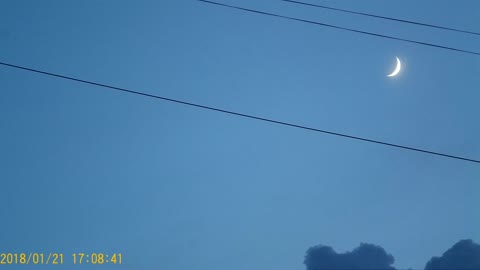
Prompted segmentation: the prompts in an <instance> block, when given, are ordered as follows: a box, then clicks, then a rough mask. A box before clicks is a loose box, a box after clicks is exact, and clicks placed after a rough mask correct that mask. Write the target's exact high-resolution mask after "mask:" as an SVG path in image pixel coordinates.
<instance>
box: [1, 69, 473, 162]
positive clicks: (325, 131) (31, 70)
mask: <svg viewBox="0 0 480 270" xmlns="http://www.w3.org/2000/svg"><path fill="white" fill-rule="evenodd" d="M0 65H2V66H6V67H10V68H15V69H20V70H24V71H29V72H34V73H38V74H42V75H47V76H51V77H56V78H61V79H65V80H70V81H75V82H80V83H84V84H89V85H94V86H99V87H103V88H108V89H111V90H116V91H120V92H126V93H130V94H135V95H140V96H146V97H150V98H155V99H161V100H164V101H169V102H173V103H177V104H182V105H187V106H191V107H196V108H200V109H205V110H210V111H215V112H220V113H225V114H229V115H234V116H239V117H243V118H249V119H254V120H259V121H263V122H268V123H273V124H277V125H283V126H288V127H293V128H299V129H303V130H309V131H314V132H318V133H324V134H329V135H334V136H339V137H344V138H348V139H353V140H358V141H364V142H369V143H374V144H380V145H384V146H390V147H394V148H400V149H404V150H410V151H416V152H421V153H425V154H431V155H436V156H441V157H446V158H452V159H457V160H463V161H468V162H474V163H479V164H480V160H476V159H470V158H465V157H461V156H454V155H449V154H443V153H439V152H434V151H429V150H424V149H420V148H415V147H410V146H403V145H399V144H393V143H388V142H383V141H377V140H372V139H367V138H362V137H358V136H353V135H348V134H342V133H338V132H333V131H328V130H322V129H318V128H313V127H308V126H303V125H298V124H293V123H288V122H283V121H279V120H274V119H268V118H264V117H260V116H255V115H251V114H245V113H239V112H234V111H229V110H224V109H219V108H215V107H210V106H205V105H201V104H196V103H191V102H186V101H182V100H178V99H172V98H167V97H162V96H157V95H153V94H147V93H143V92H139V91H135V90H130V89H126V88H121V87H116V86H111V85H107V84H102V83H98V82H93V81H87V80H83V79H78V78H74V77H69V76H65V75H60V74H56V73H51V72H46V71H42V70H38V69H33V68H28V67H23V66H18V65H13V64H9V63H5V62H0Z"/></svg>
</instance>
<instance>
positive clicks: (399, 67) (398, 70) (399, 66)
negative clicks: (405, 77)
mask: <svg viewBox="0 0 480 270" xmlns="http://www.w3.org/2000/svg"><path fill="white" fill-rule="evenodd" d="M395 58H397V67H396V68H395V70H394V71H393V72H392V73H391V74H389V75H387V76H388V77H393V76H395V75H397V74H398V73H399V72H400V69H401V68H402V63H401V62H400V59H398V57H395Z"/></svg>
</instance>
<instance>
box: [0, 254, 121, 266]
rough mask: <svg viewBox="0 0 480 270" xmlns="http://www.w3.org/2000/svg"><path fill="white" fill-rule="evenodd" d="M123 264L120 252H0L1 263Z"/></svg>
mask: <svg viewBox="0 0 480 270" xmlns="http://www.w3.org/2000/svg"><path fill="white" fill-rule="evenodd" d="M70 263H73V264H123V254H122V253H72V256H71V257H70V258H69V256H64V254H63V253H53V252H51V253H36V252H28V253H27V252H22V253H0V265H2V264H8V265H12V264H35V265H37V264H44V265H47V264H48V265H50V264H70Z"/></svg>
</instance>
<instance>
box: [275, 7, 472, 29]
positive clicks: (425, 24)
mask: <svg viewBox="0 0 480 270" xmlns="http://www.w3.org/2000/svg"><path fill="white" fill-rule="evenodd" d="M280 1H283V2H288V3H292V4H298V5H304V6H310V7H316V8H323V9H329V10H335V11H341V12H346V13H350V14H357V15H362V16H368V17H373V18H379V19H384V20H390V21H396V22H402V23H409V24H415V25H421V26H426V27H432V28H438V29H443V30H448V31H454V32H459V33H465V34H471V35H478V36H480V33H478V32H473V31H467V30H462V29H457V28H451V27H445V26H439V25H434V24H428V23H421V22H415V21H409V20H404V19H398V18H392V17H386V16H380V15H375V14H370V13H364V12H358V11H353V10H347V9H341V8H334V7H329V6H325V5H318V4H311V3H306V2H301V1H294V0H280Z"/></svg>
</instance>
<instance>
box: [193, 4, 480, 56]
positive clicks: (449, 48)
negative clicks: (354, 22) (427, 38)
mask: <svg viewBox="0 0 480 270" xmlns="http://www.w3.org/2000/svg"><path fill="white" fill-rule="evenodd" d="M195 1H198V2H203V3H207V4H212V5H218V6H223V7H228V8H232V9H237V10H242V11H247V12H252V13H257V14H262V15H267V16H272V17H277V18H282V19H287V20H292V21H297V22H304V23H309V24H315V25H320V26H325V27H330V28H334V29H339V30H344V31H349V32H354V33H359V34H364V35H370V36H376V37H381V38H387V39H393V40H398V41H403V42H408V43H414V44H418V45H424V46H429V47H435V48H440V49H445V50H451V51H457V52H462V53H468V54H473V55H480V52H475V51H468V50H463V49H457V48H454V47H447V46H442V45H436V44H433V43H426V42H421V41H416V40H411V39H404V38H399V37H394V36H387V35H383V34H377V33H372V32H366V31H361V30H356V29H352V28H346V27H341V26H336V25H333V24H326V23H321V22H316V21H310V20H305V19H299V18H294V17H289V16H284V15H279V14H274V13H269V12H265V11H260V10H254V9H249V8H243V7H238V6H232V5H227V4H223V3H218V2H213V1H208V0H195Z"/></svg>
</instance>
